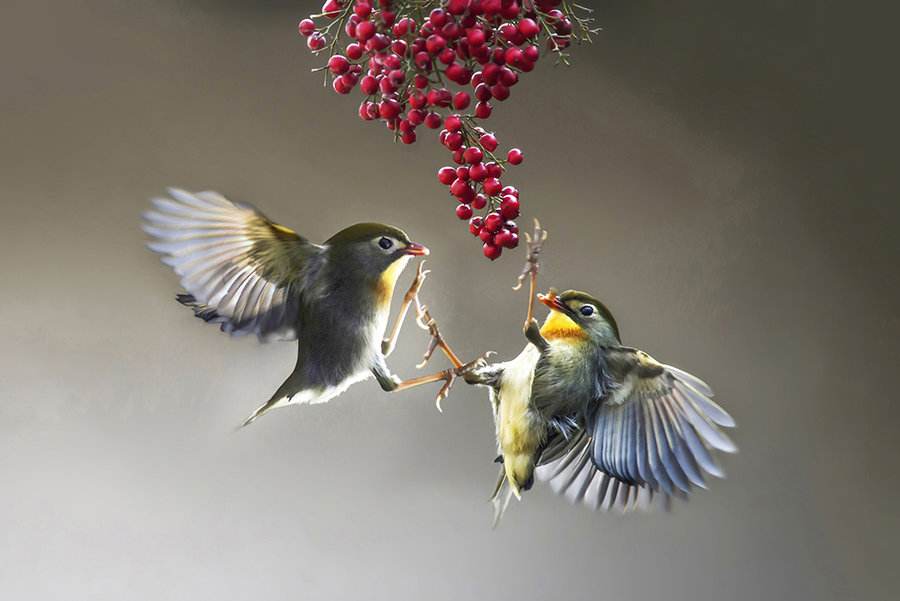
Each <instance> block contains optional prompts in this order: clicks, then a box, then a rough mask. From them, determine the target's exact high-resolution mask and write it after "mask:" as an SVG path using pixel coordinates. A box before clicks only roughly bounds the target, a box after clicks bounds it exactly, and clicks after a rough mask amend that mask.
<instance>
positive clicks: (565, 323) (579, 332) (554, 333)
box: [541, 311, 588, 342]
mask: <svg viewBox="0 0 900 601" xmlns="http://www.w3.org/2000/svg"><path fill="white" fill-rule="evenodd" d="M541 336H543V337H544V338H545V339H546V340H560V341H566V342H583V341H585V340H587V338H588V335H587V332H585V331H584V330H583V329H582V327H581V326H579V325H578V324H577V323H575V322H574V321H572V318H570V317H569V316H568V315H566V314H565V313H562V312H560V311H551V312H550V315H548V316H547V319H546V321H544V325H543V326H541Z"/></svg>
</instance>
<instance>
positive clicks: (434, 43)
mask: <svg viewBox="0 0 900 601" xmlns="http://www.w3.org/2000/svg"><path fill="white" fill-rule="evenodd" d="M576 8H577V10H580V11H587V9H583V8H581V7H577V6H576V5H573V4H571V3H570V2H568V1H564V0H327V1H326V2H325V4H324V6H323V7H322V13H321V14H319V15H312V16H311V17H310V18H308V19H304V20H303V21H301V22H300V27H299V29H300V33H301V34H302V35H303V36H305V37H306V38H307V40H306V41H307V45H308V46H309V48H310V50H312V51H313V52H314V53H322V52H325V51H327V52H328V55H329V58H328V62H327V65H326V66H324V67H322V68H321V70H324V71H325V72H326V77H330V78H331V86H332V88H333V89H334V91H335V92H337V93H338V94H349V93H350V92H351V91H353V90H354V89H355V88H356V87H359V89H360V90H361V91H362V93H363V94H364V95H365V97H366V98H365V99H364V100H363V102H362V103H361V104H360V105H359V116H360V118H361V119H363V120H366V121H374V120H380V121H382V122H384V123H385V125H386V126H387V128H388V129H390V130H391V131H393V132H394V135H395V137H396V138H398V139H399V140H400V141H402V142H403V143H404V144H412V143H413V142H415V141H416V128H417V127H418V126H420V125H423V124H424V125H425V127H426V128H429V129H441V132H440V141H441V143H442V144H443V145H444V146H445V147H446V148H447V149H448V150H449V151H450V152H451V153H452V158H453V161H454V163H456V164H457V165H458V167H443V168H441V170H440V171H439V172H438V179H439V180H440V181H441V183H443V184H445V185H447V186H449V188H450V193H451V195H452V196H453V197H454V198H456V200H457V201H458V203H459V204H458V205H457V207H456V215H457V217H459V218H460V219H462V220H466V221H468V222H469V230H470V231H471V232H472V233H473V234H474V235H475V236H477V237H478V238H479V239H480V240H481V241H482V243H483V251H484V254H485V256H487V257H488V258H490V259H492V260H493V259H496V258H497V257H499V256H500V254H501V252H502V250H503V248H515V247H516V245H517V244H518V239H519V238H518V228H517V227H516V224H515V221H514V220H515V218H516V217H518V215H519V193H518V191H517V190H516V189H515V188H513V187H512V186H503V184H502V183H501V181H500V178H501V176H502V175H503V173H504V171H505V170H506V168H507V166H508V165H518V164H520V163H521V162H522V160H523V154H522V151H521V150H519V149H516V148H513V149H512V150H510V151H509V152H507V153H506V157H505V158H498V157H497V156H496V155H495V154H494V152H495V151H496V149H497V146H498V144H497V138H496V137H495V136H494V134H493V133H490V132H487V131H485V130H484V129H482V128H481V127H479V126H478V125H476V123H477V120H484V119H487V118H489V117H490V116H491V112H492V111H493V105H492V102H493V101H504V100H506V99H507V98H509V96H510V89H511V88H512V87H513V86H515V85H516V84H517V83H518V82H519V76H520V74H522V73H527V72H529V71H531V70H533V69H534V66H535V63H536V62H537V61H538V60H539V58H540V56H541V48H544V49H545V50H546V51H550V52H553V53H556V54H557V56H558V57H559V59H560V60H562V61H563V62H565V61H566V54H565V52H564V49H565V48H567V47H568V46H569V45H570V44H571V42H572V41H573V39H574V40H579V41H590V35H591V34H592V33H594V31H595V30H592V29H590V23H591V19H590V18H589V17H588V16H582V14H580V13H577V12H576ZM344 36H346V38H345V37H344ZM342 39H343V40H344V41H341V40H342ZM341 46H343V47H341ZM341 52H343V53H341ZM326 81H327V80H326ZM451 88H455V89H451ZM468 88H471V93H470V92H469V91H467V89H468ZM473 96H474V99H473ZM442 126H443V127H442ZM476 211H481V212H483V214H481V215H476V214H475V212H476Z"/></svg>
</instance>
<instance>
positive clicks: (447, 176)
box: [438, 167, 456, 186]
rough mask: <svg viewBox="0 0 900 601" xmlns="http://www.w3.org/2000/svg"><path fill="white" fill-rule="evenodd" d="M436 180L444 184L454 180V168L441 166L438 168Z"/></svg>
mask: <svg viewBox="0 0 900 601" xmlns="http://www.w3.org/2000/svg"><path fill="white" fill-rule="evenodd" d="M438 181H440V182H441V183H442V184H444V185H445V186H449V185H450V184H452V183H453V182H454V181H456V169H454V168H453V167H441V168H440V169H439V170H438Z"/></svg>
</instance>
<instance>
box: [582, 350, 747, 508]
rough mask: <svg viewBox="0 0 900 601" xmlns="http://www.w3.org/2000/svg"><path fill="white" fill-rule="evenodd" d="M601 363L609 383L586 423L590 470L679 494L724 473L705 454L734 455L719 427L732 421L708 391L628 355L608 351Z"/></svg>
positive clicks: (680, 375)
mask: <svg viewBox="0 0 900 601" xmlns="http://www.w3.org/2000/svg"><path fill="white" fill-rule="evenodd" d="M606 361H607V377H608V378H609V381H610V382H611V384H610V386H609V389H608V390H607V391H606V393H605V394H604V395H603V396H602V397H600V398H598V399H596V401H595V407H594V411H593V412H592V415H591V418H590V423H589V431H590V432H591V438H592V442H591V453H590V455H591V459H592V460H593V464H594V466H595V467H596V468H597V469H599V470H601V471H603V472H605V473H607V474H609V475H611V476H615V477H616V478H618V479H620V480H621V481H622V482H624V483H628V484H636V485H646V486H648V487H649V488H650V489H652V490H653V491H661V492H663V493H665V494H666V495H680V496H683V495H685V494H687V493H688V492H690V490H691V488H692V486H699V487H702V488H705V486H706V485H705V479H704V473H707V474H710V475H713V476H717V477H722V476H723V475H724V474H723V473H722V470H721V469H720V468H719V466H718V465H717V464H716V462H715V460H714V459H713V456H712V450H713V449H717V450H719V451H723V452H726V453H734V452H736V451H737V448H736V447H735V445H734V443H732V442H731V440H730V439H729V438H728V436H727V435H726V434H725V433H724V432H722V430H721V429H720V427H724V428H731V427H734V420H733V419H732V418H731V416H730V415H728V414H727V413H726V412H725V410H723V409H722V408H721V407H719V406H718V405H717V404H716V403H715V402H713V401H712V399H711V398H710V397H711V396H712V390H710V388H709V386H707V385H706V384H705V383H704V382H703V381H702V380H700V379H699V378H697V377H695V376H692V375H690V374H688V373H686V372H683V371H681V370H680V369H677V368H674V367H670V366H668V365H663V364H661V363H658V362H656V361H655V360H654V359H653V358H652V357H650V356H649V355H647V354H646V353H644V352H642V351H638V350H635V349H628V348H624V347H618V348H612V349H608V351H607V353H606Z"/></svg>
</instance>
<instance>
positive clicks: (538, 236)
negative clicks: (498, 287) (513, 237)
mask: <svg viewBox="0 0 900 601" xmlns="http://www.w3.org/2000/svg"><path fill="white" fill-rule="evenodd" d="M546 240H547V230H545V229H544V228H542V227H541V222H540V221H538V220H537V219H535V220H534V233H533V234H529V233H528V232H525V267H523V268H522V273H520V274H519V278H518V280H517V281H516V285H515V286H513V290H519V289H520V288H521V287H522V282H524V281H525V278H528V313H527V315H526V316H525V324H524V325H523V326H522V331H523V332H527V330H528V327H529V324H530V323H531V321H532V320H533V315H534V293H535V291H536V288H537V275H538V271H539V270H540V255H541V252H542V251H543V250H544V242H545V241H546Z"/></svg>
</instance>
